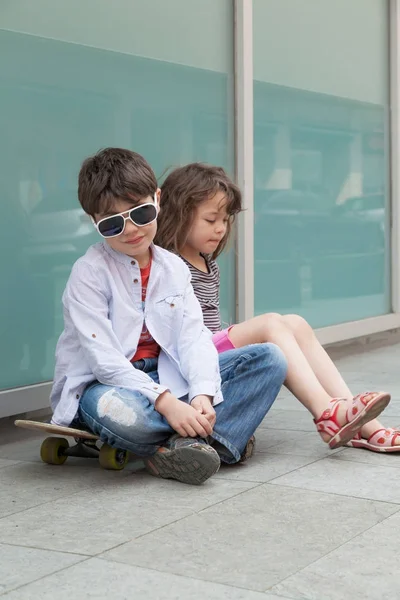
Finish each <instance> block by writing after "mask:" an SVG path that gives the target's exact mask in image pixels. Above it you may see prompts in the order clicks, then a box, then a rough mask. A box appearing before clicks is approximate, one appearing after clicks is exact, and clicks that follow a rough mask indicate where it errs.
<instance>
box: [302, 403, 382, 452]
mask: <svg viewBox="0 0 400 600" xmlns="http://www.w3.org/2000/svg"><path fill="white" fill-rule="evenodd" d="M389 402H390V395H389V394H386V393H385V392H366V393H365V394H360V395H358V396H355V397H354V398H353V399H352V400H350V401H349V400H346V399H344V398H334V399H333V400H331V402H330V406H329V408H327V409H326V410H324V412H323V413H322V415H321V416H320V417H319V419H316V420H314V422H315V424H316V426H317V430H318V431H319V433H320V434H321V437H322V439H323V440H324V442H326V443H328V444H329V447H330V448H331V449H332V450H333V449H334V448H338V447H339V446H344V445H345V444H347V442H349V441H350V440H352V439H353V438H354V437H355V435H356V434H358V433H359V431H360V430H361V428H362V426H363V425H365V423H368V421H371V420H372V419H375V417H377V416H378V415H379V414H380V413H381V412H382V411H383V410H384V409H385V408H386V406H387V405H388V404H389Z"/></svg>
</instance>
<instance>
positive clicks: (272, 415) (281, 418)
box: [260, 409, 317, 432]
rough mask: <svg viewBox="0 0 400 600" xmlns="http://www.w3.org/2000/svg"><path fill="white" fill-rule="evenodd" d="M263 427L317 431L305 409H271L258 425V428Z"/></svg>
mask: <svg viewBox="0 0 400 600" xmlns="http://www.w3.org/2000/svg"><path fill="white" fill-rule="evenodd" d="M264 427H267V428H268V429H286V430H287V431H291V430H293V431H314V432H316V431H317V430H316V428H315V425H314V423H313V420H312V416H311V415H310V414H309V413H308V412H307V411H304V412H303V411H299V410H280V409H272V410H270V411H269V413H268V414H267V415H266V417H265V419H264V420H263V422H262V423H261V425H260V428H264Z"/></svg>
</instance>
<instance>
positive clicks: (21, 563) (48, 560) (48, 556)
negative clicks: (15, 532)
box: [0, 543, 86, 594]
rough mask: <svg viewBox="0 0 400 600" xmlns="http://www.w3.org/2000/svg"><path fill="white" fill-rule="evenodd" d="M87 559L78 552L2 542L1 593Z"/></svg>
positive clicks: (0, 557)
mask: <svg viewBox="0 0 400 600" xmlns="http://www.w3.org/2000/svg"><path fill="white" fill-rule="evenodd" d="M85 559H86V557H84V556H78V555H76V554H66V553H61V552H49V551H47V550H38V549H37V548H22V547H21V546H13V545H8V544H1V543H0V594H2V593H4V592H7V591H9V590H13V589H15V588H16V587H18V586H21V585H24V584H26V583H29V582H31V581H35V580H36V579H39V578H40V577H44V576H45V575H48V574H49V573H54V572H55V571H59V570H60V569H63V568H65V567H69V566H70V565H73V564H75V563H77V562H79V561H81V560H85Z"/></svg>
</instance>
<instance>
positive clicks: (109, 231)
mask: <svg viewBox="0 0 400 600" xmlns="http://www.w3.org/2000/svg"><path fill="white" fill-rule="evenodd" d="M124 222H125V221H124V219H123V217H121V216H120V215H118V216H116V217H110V218H109V219H104V221H101V223H99V225H98V228H99V232H100V233H101V235H102V236H103V237H113V236H115V235H119V234H120V233H122V232H123V230H124Z"/></svg>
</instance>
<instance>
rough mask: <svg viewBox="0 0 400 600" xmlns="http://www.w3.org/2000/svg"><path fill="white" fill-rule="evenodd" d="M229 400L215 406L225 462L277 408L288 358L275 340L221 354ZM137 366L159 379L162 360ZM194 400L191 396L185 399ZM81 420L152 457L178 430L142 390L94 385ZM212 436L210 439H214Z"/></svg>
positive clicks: (216, 429) (122, 445) (103, 436)
mask: <svg viewBox="0 0 400 600" xmlns="http://www.w3.org/2000/svg"><path fill="white" fill-rule="evenodd" d="M219 365H220V372H221V380H222V393H223V396H224V401H223V402H221V403H220V404H218V405H217V406H216V407H215V412H216V414H217V420H216V424H215V427H214V431H213V435H212V440H214V441H216V442H219V443H218V444H216V450H217V451H218V453H219V455H220V457H221V460H222V461H223V462H226V463H235V462H237V461H238V460H239V459H240V456H241V454H242V452H243V450H244V448H245V446H246V444H247V442H248V440H249V439H250V437H251V436H252V435H253V434H254V432H255V430H256V429H257V427H258V426H259V424H260V423H261V421H262V420H263V418H264V417H265V415H266V414H267V412H268V411H269V409H270V408H271V406H272V404H273V402H274V400H275V398H276V396H277V395H278V392H279V390H280V388H281V386H282V383H283V382H284V380H285V377H286V369H287V365H286V360H285V358H284V356H283V354H282V352H281V350H280V349H279V348H278V347H277V346H275V345H274V344H252V345H251V346H245V347H243V348H237V349H235V350H229V351H227V352H224V353H222V354H220V355H219ZM135 367H136V368H140V369H141V370H142V371H145V372H146V373H148V375H149V376H150V377H151V378H152V379H153V380H154V381H157V382H158V373H157V359H143V360H141V361H137V363H135ZM180 400H182V401H183V402H188V398H187V396H186V397H183V398H180ZM78 416H79V419H80V420H81V421H83V422H84V423H85V424H86V425H87V426H88V427H89V428H90V429H91V430H92V431H93V432H94V433H96V434H97V435H98V436H99V437H100V439H101V440H102V441H104V442H106V443H107V444H109V445H110V446H115V447H118V448H122V449H125V450H129V451H130V452H132V453H134V454H136V455H138V456H151V455H152V454H154V453H155V452H156V451H157V449H158V448H159V447H160V446H162V445H164V444H165V442H166V440H167V439H168V438H169V437H170V436H171V435H172V434H173V433H174V431H173V429H172V428H171V427H170V426H169V424H168V422H167V420H166V419H165V418H164V417H163V416H162V415H161V414H160V413H159V412H157V411H156V410H155V408H154V405H153V404H151V402H150V401H149V400H148V399H147V398H146V397H145V396H143V395H142V394H141V393H139V392H135V391H133V390H127V389H125V388H118V387H112V386H108V385H103V384H101V383H99V382H97V381H95V382H93V383H91V384H90V385H89V386H88V387H87V388H86V390H85V392H84V393H83V395H82V398H81V401H80V405H79V412H78ZM212 440H210V442H211V443H212Z"/></svg>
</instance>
